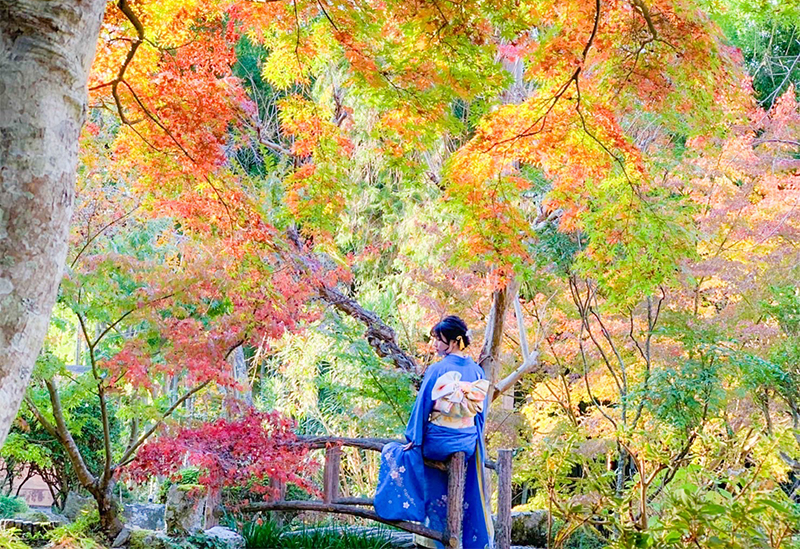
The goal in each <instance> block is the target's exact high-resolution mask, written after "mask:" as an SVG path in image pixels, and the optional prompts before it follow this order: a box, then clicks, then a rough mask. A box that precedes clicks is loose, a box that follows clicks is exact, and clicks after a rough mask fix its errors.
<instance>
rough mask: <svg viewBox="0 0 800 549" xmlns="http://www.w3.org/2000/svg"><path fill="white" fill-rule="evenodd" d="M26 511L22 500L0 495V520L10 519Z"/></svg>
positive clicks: (25, 504)
mask: <svg viewBox="0 0 800 549" xmlns="http://www.w3.org/2000/svg"><path fill="white" fill-rule="evenodd" d="M27 510H28V504H27V503H25V500H24V499H22V498H18V497H14V496H5V495H2V494H0V519H4V518H12V517H14V515H17V514H19V513H24V512H25V511H27Z"/></svg>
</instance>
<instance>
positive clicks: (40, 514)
mask: <svg viewBox="0 0 800 549" xmlns="http://www.w3.org/2000/svg"><path fill="white" fill-rule="evenodd" d="M14 518H15V519H17V520H24V521H25V522H52V521H51V520H50V515H48V514H47V513H45V512H44V511H39V510H38V509H37V510H35V511H34V510H31V511H25V512H24V513H18V514H16V515H14Z"/></svg>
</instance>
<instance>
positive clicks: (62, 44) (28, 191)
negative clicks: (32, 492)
mask: <svg viewBox="0 0 800 549" xmlns="http://www.w3.org/2000/svg"><path fill="white" fill-rule="evenodd" d="M104 6H105V1H104V0H0V403H2V405H0V445H2V443H3V441H4V440H5V437H6V435H7V434H8V428H9V426H10V424H11V421H12V420H13V419H14V416H15V415H16V412H17V408H18V407H19V404H20V401H21V400H22V397H23V395H24V393H25V387H26V386H27V384H28V380H29V378H30V374H31V370H32V369H33V364H34V362H35V360H36V357H37V355H38V354H39V351H40V349H41V346H42V342H43V340H44V336H45V334H46V332H47V326H48V323H49V320H50V312H51V311H52V308H53V304H54V303H55V298H56V292H57V290H58V284H59V281H60V279H61V274H62V269H63V265H64V260H65V258H66V253H67V234H68V229H69V221H70V217H71V215H72V208H73V198H74V193H75V190H74V189H75V170H76V165H77V156H78V136H79V133H80V128H81V125H82V124H83V120H84V117H85V112H86V82H87V79H88V74H89V68H90V66H91V62H92V59H93V57H94V52H95V44H96V42H97V37H98V34H99V31H100V22H101V19H102V15H103V8H104Z"/></svg>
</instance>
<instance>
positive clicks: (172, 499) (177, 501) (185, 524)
mask: <svg viewBox="0 0 800 549" xmlns="http://www.w3.org/2000/svg"><path fill="white" fill-rule="evenodd" d="M205 509H206V490H205V487H203V486H200V485H198V484H175V485H173V486H170V488H169V491H168V492H167V504H166V508H165V510H164V525H165V527H166V532H167V535H169V536H179V537H185V536H191V535H192V534H196V533H198V532H200V531H201V530H203V529H204V528H205V520H204V519H205Z"/></svg>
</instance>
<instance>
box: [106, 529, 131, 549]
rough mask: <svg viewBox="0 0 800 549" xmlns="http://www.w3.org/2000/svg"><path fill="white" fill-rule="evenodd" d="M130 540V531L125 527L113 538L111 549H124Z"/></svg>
mask: <svg viewBox="0 0 800 549" xmlns="http://www.w3.org/2000/svg"><path fill="white" fill-rule="evenodd" d="M130 539H131V531H130V528H128V527H127V526H126V527H125V528H123V529H122V530H120V532H119V534H117V537H115V538H114V542H113V543H112V544H111V547H112V549H117V548H118V547H125V546H126V545H127V543H128V542H129V541H130Z"/></svg>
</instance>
